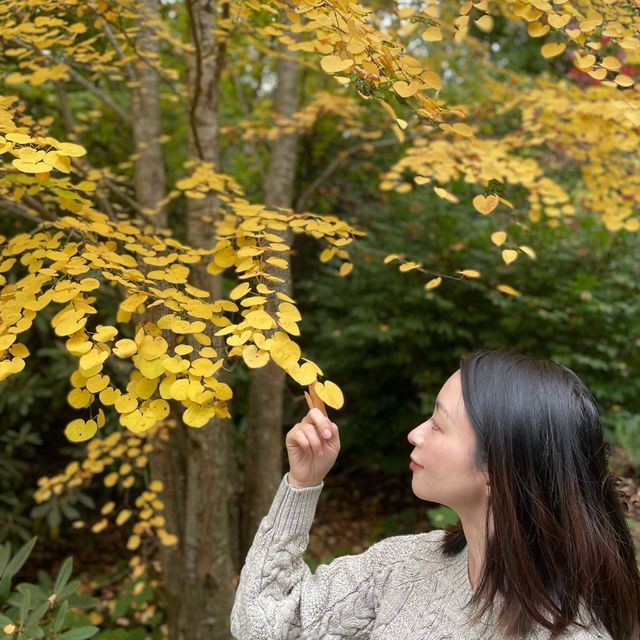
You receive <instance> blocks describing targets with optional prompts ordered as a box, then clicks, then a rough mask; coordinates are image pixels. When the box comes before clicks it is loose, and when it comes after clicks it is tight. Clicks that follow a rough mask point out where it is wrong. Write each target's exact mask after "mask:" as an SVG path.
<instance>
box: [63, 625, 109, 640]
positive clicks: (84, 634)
mask: <svg viewBox="0 0 640 640" xmlns="http://www.w3.org/2000/svg"><path fill="white" fill-rule="evenodd" d="M98 631H100V629H99V628H98V627H94V626H86V627H76V628H75V629H70V630H69V631H65V632H64V633H63V634H61V635H60V636H59V640H85V638H90V637H91V636H95V635H96V633H98Z"/></svg>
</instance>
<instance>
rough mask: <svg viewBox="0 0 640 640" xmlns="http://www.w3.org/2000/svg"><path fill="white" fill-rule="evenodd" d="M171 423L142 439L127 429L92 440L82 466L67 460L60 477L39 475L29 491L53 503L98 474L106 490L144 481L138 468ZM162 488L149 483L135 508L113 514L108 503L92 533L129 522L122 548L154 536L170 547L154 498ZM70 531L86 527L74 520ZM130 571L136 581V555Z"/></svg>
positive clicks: (140, 569) (140, 568)
mask: <svg viewBox="0 0 640 640" xmlns="http://www.w3.org/2000/svg"><path fill="white" fill-rule="evenodd" d="M173 427H175V423H173V422H170V421H163V422H161V423H159V424H158V426H157V427H156V428H154V429H153V430H151V431H150V432H149V433H147V434H145V440H142V439H141V438H139V437H137V436H136V435H134V434H132V433H130V432H128V431H117V432H113V433H111V434H109V435H108V436H105V437H100V436H97V437H95V438H93V439H92V440H91V441H90V442H88V443H87V455H86V458H85V459H84V460H82V462H78V461H73V462H70V463H69V464H68V465H67V466H66V468H65V469H64V471H63V472H62V473H59V474H57V475H55V476H51V477H47V476H43V477H41V478H39V479H38V482H37V484H38V488H37V489H36V491H35V493H34V499H35V501H36V502H37V503H42V502H46V501H48V500H57V499H59V498H61V497H63V496H64V494H65V493H66V492H70V491H72V490H73V489H74V488H77V487H82V486H86V485H88V484H90V483H91V481H92V480H93V478H94V477H95V476H98V475H102V476H103V483H104V486H105V487H107V488H109V489H111V488H113V487H117V488H118V489H119V490H129V489H131V488H132V487H134V485H135V484H136V480H137V481H138V482H140V481H141V480H142V482H144V476H143V473H142V470H143V469H144V468H145V467H146V466H147V459H148V456H149V455H150V454H151V452H152V451H153V449H154V446H155V442H156V441H157V440H162V441H165V442H166V441H167V440H168V438H169V429H170V428H173ZM163 489H164V487H163V484H162V482H161V481H159V480H154V481H152V482H151V483H150V484H149V486H148V488H147V489H145V490H144V491H141V492H140V494H139V495H138V496H137V497H136V500H135V502H134V506H135V508H123V509H120V510H119V511H117V512H116V504H115V502H113V501H109V502H107V503H106V504H104V505H103V506H102V507H101V509H100V516H101V517H100V518H99V519H98V520H97V521H96V522H94V523H93V524H92V525H91V531H92V532H93V533H102V532H103V531H104V530H105V529H106V528H107V527H108V526H109V521H110V520H111V521H112V522H113V524H115V526H117V527H122V526H124V525H125V524H126V523H127V522H129V523H130V525H131V522H132V523H133V525H132V526H131V534H130V536H129V539H128V542H127V548H128V549H130V550H132V551H135V550H137V549H138V548H139V547H140V546H141V544H142V543H143V540H144V539H145V537H146V538H148V539H149V540H153V539H155V538H157V539H158V540H160V542H161V544H163V545H165V546H174V545H176V544H177V543H178V539H177V537H176V536H175V535H174V534H170V533H169V532H168V531H167V530H166V519H165V517H164V516H163V515H162V513H161V511H163V510H164V503H163V502H162V500H161V499H160V497H159V494H161V493H162V490H163ZM72 526H73V527H74V528H75V529H81V528H84V527H86V526H87V523H85V522H84V521H83V520H76V521H75V522H74V523H73V525H72ZM129 564H130V566H131V567H132V573H131V577H132V578H137V577H139V576H140V575H142V574H143V573H144V572H145V571H146V568H147V567H146V565H145V564H144V563H142V562H141V559H140V556H138V555H136V556H134V557H132V558H131V560H130V562H129Z"/></svg>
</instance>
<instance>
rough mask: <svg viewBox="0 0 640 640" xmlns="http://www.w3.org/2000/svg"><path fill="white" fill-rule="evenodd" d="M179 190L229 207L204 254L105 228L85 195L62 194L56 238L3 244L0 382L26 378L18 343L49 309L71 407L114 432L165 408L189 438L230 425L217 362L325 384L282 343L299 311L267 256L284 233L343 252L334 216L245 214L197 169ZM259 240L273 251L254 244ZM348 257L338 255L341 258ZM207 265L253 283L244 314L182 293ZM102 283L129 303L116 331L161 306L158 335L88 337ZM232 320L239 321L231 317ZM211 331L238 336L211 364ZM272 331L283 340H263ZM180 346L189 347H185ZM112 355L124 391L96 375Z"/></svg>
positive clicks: (248, 209)
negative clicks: (110, 422)
mask: <svg viewBox="0 0 640 640" xmlns="http://www.w3.org/2000/svg"><path fill="white" fill-rule="evenodd" d="M209 169H210V168H209ZM32 179H33V178H32ZM180 186H182V187H183V188H184V189H187V190H189V191H195V190H198V189H201V191H202V192H203V193H210V192H214V193H217V194H218V195H221V197H222V199H223V201H224V203H225V205H226V206H227V207H228V210H227V215H226V216H225V217H224V218H223V219H222V220H220V221H219V222H218V232H219V237H220V238H221V240H220V241H219V242H218V244H217V245H216V246H215V247H213V248H212V249H209V250H192V249H189V248H187V247H184V246H183V245H181V243H179V242H177V241H176V240H174V239H172V238H164V239H162V238H159V237H157V236H155V235H153V234H152V233H151V231H150V230H145V232H144V233H141V225H139V224H134V223H133V222H126V221H121V222H117V223H116V222H113V221H112V220H110V219H109V218H107V216H105V215H103V214H99V213H96V212H95V211H93V210H92V209H91V207H90V206H89V202H88V201H87V200H86V199H84V198H83V197H81V196H78V198H77V199H75V200H71V199H69V198H67V197H66V195H60V194H57V195H58V197H59V198H60V201H62V200H68V202H66V204H65V208H67V209H69V210H70V211H72V212H73V214H74V215H69V216H65V217H63V218H60V219H59V220H57V221H55V222H51V223H45V224H44V225H43V228H44V227H46V226H51V227H54V229H56V230H55V231H40V232H36V233H33V234H21V235H19V236H15V237H13V238H11V240H9V241H8V242H7V243H6V245H5V246H4V247H3V248H2V251H1V253H0V257H1V259H2V260H3V261H2V262H1V263H0V278H1V280H0V284H4V285H5V286H4V288H3V289H2V291H1V292H0V295H2V300H3V305H2V308H1V309H0V346H1V347H2V349H1V350H0V375H1V376H4V377H8V376H9V375H12V374H14V373H17V372H18V371H20V370H21V369H22V368H23V367H24V357H26V355H28V351H27V350H26V348H25V347H24V346H23V345H20V344H14V343H15V342H16V339H17V335H18V334H19V333H21V332H22V331H25V330H26V329H28V328H29V327H30V326H31V322H32V321H33V318H34V317H35V315H36V313H37V312H39V311H42V310H43V309H44V308H45V307H47V306H48V305H49V304H50V303H60V304H62V305H63V307H62V308H61V309H60V310H59V311H58V313H56V314H55V316H54V317H53V319H52V327H53V328H54V331H55V333H56V335H58V336H60V337H64V338H66V339H67V340H66V346H67V349H68V351H69V352H70V353H71V354H72V355H74V356H75V357H77V358H78V360H79V367H78V370H77V371H76V372H75V373H74V374H73V376H72V379H71V382H72V385H73V389H72V390H71V391H70V393H69V396H68V401H69V404H70V405H71V406H73V407H74V408H76V409H85V410H86V409H89V408H90V407H92V406H93V404H94V402H95V401H96V400H99V402H100V403H101V404H102V406H113V407H114V408H115V410H116V411H117V412H118V414H119V415H120V423H121V424H122V425H123V426H125V427H127V428H128V429H129V430H131V431H133V432H136V433H140V432H144V431H147V430H148V429H150V428H152V427H153V426H154V425H155V424H156V423H158V421H160V420H162V419H164V418H165V417H166V416H167V414H168V412H169V405H168V401H169V400H171V399H173V400H177V401H179V402H180V403H182V405H183V406H184V407H185V411H184V413H183V420H184V422H185V423H186V424H188V425H190V426H192V427H202V426H204V425H205V424H207V423H208V422H209V421H210V420H211V419H212V418H213V417H214V416H218V417H228V416H229V414H228V409H227V401H228V400H229V399H230V398H231V389H230V388H229V387H228V386H227V385H226V384H223V383H220V382H218V380H217V379H216V373H217V371H218V370H219V369H220V367H221V366H222V363H223V361H224V358H225V357H234V356H241V357H243V360H244V361H245V363H246V364H247V365H248V366H251V367H256V366H264V365H265V364H266V363H267V361H268V360H269V359H270V358H271V359H273V360H274V361H275V362H276V363H277V364H279V365H280V366H282V367H283V368H284V369H285V370H286V371H287V372H289V373H290V375H291V376H292V377H293V378H294V379H295V380H297V381H299V382H300V383H301V384H303V385H306V384H308V383H309V382H308V381H315V380H316V379H317V376H318V375H321V374H322V372H321V371H320V369H319V368H318V367H317V366H316V365H314V364H313V363H311V362H305V363H303V364H301V363H300V359H301V353H300V348H299V347H298V346H297V345H296V344H295V343H294V342H293V341H292V340H291V339H290V338H289V337H288V335H287V334H291V335H295V336H298V335H300V331H299V328H298V325H297V323H298V322H299V321H300V319H301V318H300V314H299V312H298V310H297V308H296V307H295V302H294V301H293V300H292V299H291V298H289V297H287V296H285V294H283V293H281V292H276V291H274V290H272V289H269V288H268V287H267V285H266V284H265V281H269V280H271V281H282V279H281V278H279V277H277V276H275V275H273V274H271V273H269V269H270V268H272V267H275V268H282V267H283V266H284V265H285V264H286V261H285V260H284V259H283V258H281V257H278V256H277V255H268V254H269V253H274V252H275V253H276V254H277V253H282V252H288V249H289V248H288V246H287V245H286V244H284V243H283V242H282V237H281V236H279V235H277V234H275V233H273V231H276V230H280V231H283V230H285V229H288V228H292V229H293V230H294V231H296V232H304V233H309V234H310V235H314V236H315V237H317V238H323V237H326V239H327V242H328V243H330V244H333V245H334V247H332V248H334V249H335V250H336V252H342V251H344V250H342V249H337V248H336V247H341V246H342V245H344V244H348V243H350V242H351V241H352V236H354V235H356V233H357V232H356V230H355V229H352V228H351V227H350V226H349V225H347V224H345V223H342V222H341V221H340V220H339V219H337V218H335V217H331V216H315V215H313V214H302V215H299V216H298V215H294V214H292V213H291V212H289V213H280V212H278V211H270V210H268V209H266V208H265V207H263V206H255V205H250V204H249V203H248V202H247V201H246V200H244V199H242V198H239V197H237V196H236V194H235V193H233V192H234V191H238V190H239V188H238V187H237V185H235V183H234V182H233V181H231V180H230V179H226V177H225V176H221V175H220V174H212V173H211V171H209V170H208V169H207V168H206V167H198V168H197V170H196V172H195V173H194V174H193V176H191V177H190V178H187V179H185V180H184V181H180ZM222 190H225V191H224V192H223V191H222ZM70 233H71V234H73V233H76V234H78V233H80V234H82V238H83V242H75V241H70V239H69V237H67V234H70ZM265 241H266V242H268V243H269V244H263V245H260V244H259V242H265ZM345 254H346V252H345ZM345 254H342V253H341V254H340V255H341V256H343V255H344V256H345V257H348V254H346V255H345ZM206 255H210V256H212V262H211V263H210V264H209V267H208V270H209V271H210V272H211V273H221V272H222V271H223V270H224V269H226V268H228V267H230V266H232V265H234V266H235V269H236V272H237V273H238V274H239V277H240V279H248V278H255V280H256V281H257V285H256V290H255V294H256V295H253V296H248V297H247V298H246V299H245V300H244V301H242V303H241V304H240V305H238V304H236V303H235V302H234V301H232V300H218V301H214V302H212V301H209V300H207V298H208V297H209V294H208V293H207V292H206V291H202V290H200V289H197V288H196V287H193V286H191V285H190V284H189V283H188V278H189V273H190V268H189V265H191V264H193V263H196V262H199V261H200V260H202V259H203V257H204V256H206ZM18 259H19V261H20V264H21V265H22V266H24V267H26V269H27V271H28V274H27V275H26V276H24V277H23V278H21V279H19V280H17V282H15V283H12V284H7V283H6V279H5V278H4V276H3V275H2V272H3V271H9V270H10V269H12V267H13V266H14V265H15V264H16V262H17V260H18ZM343 266H344V265H343ZM150 267H151V268H150ZM90 272H95V275H96V276H97V277H92V274H91V273H90ZM109 282H110V283H111V284H112V285H114V286H120V287H122V288H124V289H125V290H127V291H128V292H129V295H128V297H126V298H125V299H124V300H123V301H122V302H121V303H120V306H119V310H118V316H117V320H118V322H122V323H127V322H129V321H130V320H131V318H132V316H133V314H138V313H142V312H143V311H145V310H146V309H148V308H150V307H153V306H157V305H163V306H164V307H166V308H167V309H168V310H169V313H166V314H165V315H163V316H161V317H160V318H159V320H158V322H157V324H154V323H151V322H148V323H146V324H145V326H144V327H137V329H136V332H135V335H134V336H133V338H127V337H121V336H119V333H120V331H119V330H118V328H117V327H112V326H102V325H97V326H96V327H95V329H94V330H90V329H88V321H89V318H90V317H91V315H95V314H97V313H98V312H97V309H96V307H95V306H93V303H95V302H96V298H95V297H89V296H88V294H89V293H90V292H92V291H94V290H97V289H100V287H101V286H103V283H109ZM247 284H249V283H247ZM270 298H272V299H273V300H279V301H280V304H279V307H278V308H277V310H275V311H274V313H273V316H274V317H272V315H270V314H269V313H267V312H266V311H265V306H266V304H267V303H268V301H269V299H270ZM241 308H242V310H241ZM237 312H240V319H239V320H235V321H234V320H232V319H231V318H230V317H229V315H227V314H232V313H237ZM210 325H214V326H216V325H217V326H218V327H223V328H225V329H226V331H228V332H234V335H233V336H229V337H228V338H227V339H226V344H227V345H228V350H227V352H226V353H218V351H217V350H216V349H215V348H214V347H213V339H212V337H211V336H210V335H209V332H208V330H207V329H208V327H210ZM276 326H279V327H280V328H281V329H283V330H284V332H276V334H275V335H273V336H271V335H270V334H271V333H272V329H275V328H276ZM163 331H168V332H170V333H172V334H173V335H174V336H177V338H178V340H177V344H176V346H175V347H174V349H173V353H169V352H168V351H169V344H168V342H167V340H166V339H165V338H164V337H163V336H162V333H163ZM285 332H286V333H285ZM219 336H220V334H218V335H217V336H215V337H219ZM118 337H120V338H121V339H119V340H117V338H118ZM187 337H188V338H189V342H190V344H182V341H183V340H185V339H186V338H187ZM215 337H214V338H215ZM114 341H115V343H114ZM221 346H222V347H224V343H221ZM112 354H113V355H115V356H116V357H121V358H130V359H131V360H132V362H133V364H134V365H135V369H134V370H133V371H132V373H131V375H130V380H129V383H128V385H127V388H126V390H125V391H124V392H123V391H120V390H119V389H117V388H116V387H115V386H113V384H112V383H111V380H110V377H109V376H108V375H106V374H105V373H104V366H105V362H106V360H107V359H108V358H109V357H110V356H111V355H112ZM332 397H334V398H335V397H336V395H335V394H333V395H332ZM328 403H329V404H331V401H328ZM334 406H335V402H334ZM97 416H98V418H97V420H94V419H89V420H83V419H80V418H79V419H76V420H74V421H72V422H71V423H70V424H69V425H68V426H67V429H66V430H65V433H66V435H67V437H68V438H69V439H71V440H75V441H81V440H86V439H89V438H91V437H93V435H95V433H96V431H97V430H98V428H99V427H100V426H101V425H100V422H101V421H102V422H103V421H104V417H103V416H102V414H101V412H98V413H97Z"/></svg>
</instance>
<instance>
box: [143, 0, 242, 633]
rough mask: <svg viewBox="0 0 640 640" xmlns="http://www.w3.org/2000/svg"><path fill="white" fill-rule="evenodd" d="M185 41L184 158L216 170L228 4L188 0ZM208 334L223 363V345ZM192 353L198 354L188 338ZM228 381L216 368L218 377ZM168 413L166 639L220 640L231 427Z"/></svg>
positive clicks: (233, 560)
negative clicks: (222, 22) (219, 35)
mask: <svg viewBox="0 0 640 640" xmlns="http://www.w3.org/2000/svg"><path fill="white" fill-rule="evenodd" d="M186 6H187V11H188V14H189V34H190V38H191V44H192V45H193V47H194V53H193V54H191V55H190V56H189V59H188V60H187V75H188V86H189V100H190V105H189V121H190V126H189V159H190V160H200V161H205V162H210V163H211V164H212V165H213V168H214V169H217V167H218V98H219V93H218V82H219V77H220V72H221V68H222V64H223V61H222V58H223V55H224V47H223V45H220V44H219V43H217V42H216V40H215V36H214V33H213V31H214V28H215V26H216V22H217V20H218V13H219V12H220V15H221V16H224V15H225V14H228V4H227V3H221V4H220V5H219V6H218V5H217V3H216V2H214V1H212V0H186ZM186 215H187V241H188V244H190V245H191V246H193V247H196V248H205V247H206V248H210V247H212V246H213V243H214V221H215V218H216V217H217V215H218V201H217V199H216V198H215V197H213V196H209V197H206V198H203V199H201V200H194V199H188V200H187V211H186ZM191 284H193V285H194V286H196V287H198V288H200V289H203V290H206V291H208V292H209V293H210V295H211V299H214V300H215V299H218V298H220V297H222V280H221V278H220V277H219V276H212V275H210V274H208V273H207V271H206V266H205V265H193V266H192V278H191ZM216 330H217V327H213V326H212V327H210V329H209V330H208V331H207V334H208V335H209V337H210V338H211V340H212V346H213V348H214V349H215V350H216V351H217V352H218V355H219V356H222V355H223V354H224V351H225V346H226V345H225V343H224V339H223V338H216V337H214V336H213V333H214V332H215V331H216ZM190 344H193V346H194V349H199V348H201V345H200V344H199V343H197V342H195V341H193V342H190ZM217 377H218V379H219V380H220V381H221V382H225V381H227V380H226V379H225V378H226V373H225V370H224V369H220V370H219V372H218V376H217ZM182 410H183V409H182V408H180V409H179V413H177V414H175V418H176V423H177V424H176V426H175V427H174V428H171V429H170V430H169V432H170V437H169V439H168V441H166V442H158V443H157V445H156V446H157V447H158V449H157V451H155V452H154V456H153V459H152V475H153V477H154V478H158V479H160V480H162V481H163V483H164V486H165V492H164V495H163V499H164V501H165V504H166V508H165V517H166V520H167V523H173V524H174V527H175V529H174V530H173V531H171V532H172V533H175V534H176V535H177V536H178V538H179V542H178V544H177V545H176V546H174V547H164V546H163V547H161V548H160V562H161V566H162V571H163V579H162V586H163V596H164V600H165V607H166V609H165V610H166V614H167V625H168V631H169V638H170V639H171V640H186V639H187V638H188V639H189V640H228V638H229V637H230V633H229V615H230V613H231V609H232V607H233V600H234V597H235V585H234V573H235V572H234V569H235V566H236V565H237V563H238V561H239V549H238V545H237V535H236V532H237V529H238V519H239V517H238V510H237V508H236V507H235V505H236V503H237V498H236V496H235V487H236V484H237V483H236V477H235V476H236V473H235V470H236V464H235V451H234V428H233V423H232V422H231V420H230V419H228V418H218V417H216V418H214V419H213V420H211V421H210V422H209V423H208V424H207V425H205V426H204V427H202V428H200V429H196V428H193V427H190V426H188V425H185V424H184V423H183V422H182V420H181V415H180V414H181V412H182Z"/></svg>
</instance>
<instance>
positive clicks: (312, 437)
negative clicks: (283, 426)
mask: <svg viewBox="0 0 640 640" xmlns="http://www.w3.org/2000/svg"><path fill="white" fill-rule="evenodd" d="M300 430H301V431H302V432H303V433H304V435H305V436H306V438H307V440H308V441H309V445H310V446H311V448H312V449H313V451H314V453H315V454H316V455H318V456H323V455H324V451H323V450H322V442H321V441H320V437H319V436H318V431H317V429H316V425H315V424H307V423H302V424H300Z"/></svg>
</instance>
